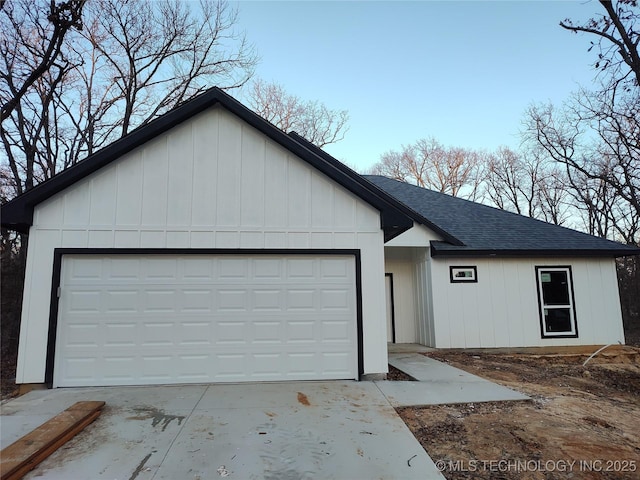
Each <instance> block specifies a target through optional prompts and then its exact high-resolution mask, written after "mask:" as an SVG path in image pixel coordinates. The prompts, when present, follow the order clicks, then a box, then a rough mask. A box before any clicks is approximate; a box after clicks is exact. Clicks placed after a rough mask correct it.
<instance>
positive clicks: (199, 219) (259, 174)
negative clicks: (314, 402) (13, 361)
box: [17, 107, 387, 383]
mask: <svg viewBox="0 0 640 480" xmlns="http://www.w3.org/2000/svg"><path fill="white" fill-rule="evenodd" d="M383 244H384V239H383V232H382V230H381V228H380V214H379V212H378V210H376V209H375V208H373V207H371V206H370V205H368V204H367V203H365V202H364V201H362V200H361V199H359V198H358V197H356V196H355V195H353V194H352V193H351V192H349V191H348V190H346V189H344V188H343V187H341V186H339V185H337V184H336V183H335V182H333V181H332V180H331V179H329V178H328V177H325V176H324V175H323V174H322V173H320V172H318V171H317V170H316V169H314V168H313V167H311V166H310V165H309V164H307V163H306V162H304V161H303V160H301V159H299V158H298V157H296V156H295V155H293V154H291V153H290V152H289V151H288V150H286V149H284V148H283V147H281V146H280V145H278V144H277V143H275V142H274V141H272V140H270V139H269V138H267V137H266V136H264V135H263V134H261V133H260V132H258V131H257V130H255V129H254V128H253V127H251V126H249V125H247V124H246V123H244V122H243V121H241V120H240V119H238V118H237V117H236V116H234V115H233V114H231V113H229V112H228V111H227V110H225V109H224V108H222V107H213V108H211V109H209V110H207V111H205V112H203V113H200V114H198V115H196V116H194V117H193V118H191V119H190V120H188V121H186V122H184V123H182V124H180V125H177V126H176V127H174V128H173V129H171V130H169V131H168V132H166V133H164V134H162V135H160V136H158V137H157V138H155V139H153V140H151V141H149V142H147V143H146V144H144V145H142V146H140V147H138V148H136V149H135V150H133V151H131V152H129V153H128V154H126V155H124V156H122V157H121V158H119V159H117V160H115V161H114V162H112V163H111V164H109V165H108V166H106V167H104V168H102V169H101V170H99V171H97V172H95V173H93V174H91V175H90V176H88V177H86V178H85V179H83V180H81V181H79V182H77V183H76V184H74V185H72V186H70V187H68V188H67V189H65V190H64V191H62V192H60V193H58V194H56V195H55V196H53V197H51V198H49V199H48V200H46V201H45V202H43V203H41V204H39V205H37V206H36V208H35V212H34V222H33V226H32V227H31V229H30V232H29V247H28V256H27V269H26V278H25V290H24V291H25V294H24V299H23V310H22V326H21V332H20V345H19V357H18V369H17V382H18V383H42V382H43V381H44V375H45V363H46V351H47V335H48V321H49V303H50V296H51V282H52V269H53V252H54V249H55V248H159V249H170V248H208V249H215V248H220V249H222V248H225V249H359V250H360V252H361V265H362V270H361V273H362V296H363V298H365V299H366V301H364V302H363V304H362V309H363V311H362V317H363V349H364V352H363V353H364V373H365V374H366V373H380V372H386V371H387V358H386V355H387V352H386V327H385V321H386V319H385V290H384V254H383V248H384V247H383Z"/></svg>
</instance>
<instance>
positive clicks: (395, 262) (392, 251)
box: [384, 247, 417, 343]
mask: <svg viewBox="0 0 640 480" xmlns="http://www.w3.org/2000/svg"><path fill="white" fill-rule="evenodd" d="M384 263H385V273H391V274H392V278H393V307H394V319H395V331H396V343H416V342H417V335H416V334H417V332H416V326H417V321H416V318H417V317H416V302H417V298H416V287H415V279H414V265H415V264H414V252H413V249H412V248H388V247H387V248H385V262H384ZM388 341H389V342H390V341H391V338H389V339H388Z"/></svg>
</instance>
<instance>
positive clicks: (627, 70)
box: [560, 0, 640, 86]
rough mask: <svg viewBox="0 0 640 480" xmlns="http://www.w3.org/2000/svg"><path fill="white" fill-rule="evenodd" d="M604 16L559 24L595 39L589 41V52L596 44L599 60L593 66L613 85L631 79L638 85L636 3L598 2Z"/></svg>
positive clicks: (639, 15) (623, 0) (639, 57)
mask: <svg viewBox="0 0 640 480" xmlns="http://www.w3.org/2000/svg"><path fill="white" fill-rule="evenodd" d="M599 2H600V4H601V5H602V7H603V8H604V10H605V12H606V13H604V14H601V15H598V16H597V17H595V18H591V19H589V20H588V21H587V22H586V23H584V24H581V25H580V24H575V23H574V22H573V21H572V20H571V19H566V20H564V21H563V22H560V26H561V27H562V28H565V29H567V30H570V31H572V32H574V33H579V32H580V33H588V34H591V35H594V36H596V37H597V41H596V42H595V43H594V42H591V47H590V48H589V50H591V49H592V48H593V47H595V46H596V45H597V47H598V59H597V60H596V61H595V63H594V67H595V68H596V69H598V70H599V71H601V72H605V73H606V75H608V77H609V78H610V79H612V80H613V81H614V82H615V83H619V82H625V81H627V80H628V79H630V78H631V79H633V80H634V82H635V85H636V86H638V85H640V54H639V53H638V43H639V42H640V30H636V29H635V25H637V24H638V21H640V11H639V10H638V1H637V0H618V1H616V2H612V1H611V0H599Z"/></svg>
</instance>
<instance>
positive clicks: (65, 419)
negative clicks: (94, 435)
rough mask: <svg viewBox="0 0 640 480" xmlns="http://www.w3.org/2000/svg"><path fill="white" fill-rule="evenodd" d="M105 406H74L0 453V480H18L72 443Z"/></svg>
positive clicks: (79, 403)
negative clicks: (63, 446) (69, 442)
mask: <svg viewBox="0 0 640 480" xmlns="http://www.w3.org/2000/svg"><path fill="white" fill-rule="evenodd" d="M103 406H104V402H98V401H86V402H77V403H75V404H74V405H72V406H71V407H69V408H67V409H66V410H65V411H63V412H62V413H59V414H58V415H56V416H55V417H53V418H52V419H51V420H49V421H47V422H45V423H43V424H42V425H40V426H39V427H38V428H36V429H35V430H33V431H32V432H30V433H28V434H26V435H25V436H24V437H22V438H21V439H19V440H18V441H16V442H14V443H12V444H11V445H9V446H8V447H7V448H5V449H3V450H2V451H1V452H0V479H1V480H17V479H20V478H22V477H23V476H24V475H26V474H27V472H29V471H31V470H33V469H34V468H35V467H36V466H37V465H38V464H39V463H40V462H42V461H43V460H44V459H45V458H47V457H48V456H49V455H51V454H52V453H53V452H55V451H56V450H57V449H58V448H60V447H61V446H62V445H64V444H65V443H66V442H68V441H69V440H71V439H72V438H73V437H74V436H75V435H76V434H78V433H79V432H80V431H82V429H84V428H85V427H86V426H87V425H89V424H90V423H91V422H93V421H94V420H95V419H96V418H98V416H99V415H100V413H101V411H102V407H103Z"/></svg>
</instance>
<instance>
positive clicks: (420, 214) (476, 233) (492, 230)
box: [365, 175, 640, 257]
mask: <svg viewBox="0 0 640 480" xmlns="http://www.w3.org/2000/svg"><path fill="white" fill-rule="evenodd" d="M365 178H367V179H368V180H369V181H370V182H372V183H373V184H375V185H377V186H378V187H380V188H381V189H383V190H385V191H386V192H387V193H389V194H391V195H392V196H394V197H395V198H397V199H398V200H400V201H401V202H402V203H404V204H405V205H407V206H408V207H409V208H410V209H411V210H413V212H415V214H414V215H413V219H414V220H416V221H417V222H419V223H422V221H421V220H420V219H421V218H428V219H429V220H430V221H431V222H432V223H433V224H435V225H437V226H438V227H439V228H440V229H442V230H444V231H446V232H448V233H449V234H451V235H453V236H455V237H456V238H458V239H459V240H460V241H461V242H462V245H453V244H451V243H448V242H431V255H432V256H434V257H435V256H478V255H492V256H493V255H495V256H559V255H564V256H624V255H640V248H636V247H633V246H629V245H623V244H621V243H617V242H612V241H610V240H606V239H604V238H600V237H594V236H592V235H588V234H586V233H582V232H578V231H576V230H571V229H569V228H565V227H561V226H558V225H553V224H550V223H547V222H543V221H540V220H536V219H533V218H530V217H525V216H522V215H518V214H516V213H511V212H507V211H505V210H500V209H497V208H494V207H490V206H487V205H482V204H480V203H476V202H471V201H469V200H464V199H461V198H457V197H452V196H450V195H446V194H444V193H439V192H435V191H432V190H428V189H426V188H422V187H418V186H416V185H411V184H409V183H405V182H400V181H398V180H393V179H391V178H387V177H382V176H377V175H367V176H365ZM425 225H426V226H427V227H428V226H429V225H427V224H425Z"/></svg>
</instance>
